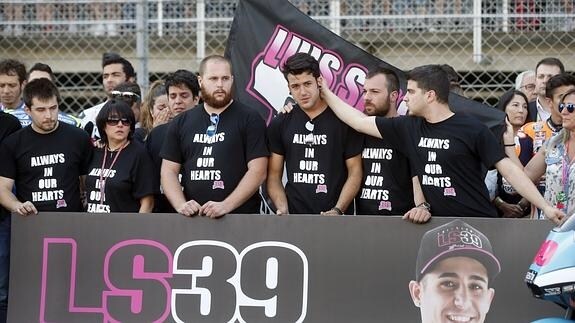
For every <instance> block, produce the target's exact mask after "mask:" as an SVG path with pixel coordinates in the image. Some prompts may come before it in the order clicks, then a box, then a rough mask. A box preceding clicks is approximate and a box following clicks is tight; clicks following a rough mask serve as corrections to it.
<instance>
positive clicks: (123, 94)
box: [98, 82, 142, 131]
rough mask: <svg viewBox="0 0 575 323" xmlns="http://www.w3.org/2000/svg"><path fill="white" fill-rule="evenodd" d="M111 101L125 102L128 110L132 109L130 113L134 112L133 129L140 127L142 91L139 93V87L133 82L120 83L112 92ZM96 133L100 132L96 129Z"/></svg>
mask: <svg viewBox="0 0 575 323" xmlns="http://www.w3.org/2000/svg"><path fill="white" fill-rule="evenodd" d="M110 94H111V95H112V99H114V100H117V101H124V102H126V103H127V104H128V105H129V106H130V108H132V112H134V118H135V120H136V124H135V127H136V128H139V127H140V106H141V104H142V99H141V98H142V91H140V86H139V85H138V83H134V82H125V83H121V84H119V85H118V86H116V87H115V88H114V90H113V91H112V92H110ZM98 131H100V130H99V129H98Z"/></svg>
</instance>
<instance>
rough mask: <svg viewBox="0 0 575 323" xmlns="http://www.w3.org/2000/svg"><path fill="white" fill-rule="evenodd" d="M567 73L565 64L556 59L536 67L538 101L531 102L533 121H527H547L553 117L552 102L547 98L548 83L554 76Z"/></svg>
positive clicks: (543, 60) (548, 60)
mask: <svg viewBox="0 0 575 323" xmlns="http://www.w3.org/2000/svg"><path fill="white" fill-rule="evenodd" d="M564 72H565V67H564V66H563V63H562V62H561V61H560V60H559V59H557V58H555V57H547V58H544V59H542V60H540V61H539V62H538V63H537V66H536V67H535V94H537V99H535V101H532V102H529V115H530V116H532V118H533V119H531V120H527V121H545V120H547V119H549V116H550V115H551V101H550V100H549V98H548V97H547V94H546V93H545V92H546V86H547V81H549V79H550V78H551V77H552V76H555V75H557V74H560V73H564Z"/></svg>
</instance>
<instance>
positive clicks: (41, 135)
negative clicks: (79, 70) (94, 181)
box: [0, 78, 92, 215]
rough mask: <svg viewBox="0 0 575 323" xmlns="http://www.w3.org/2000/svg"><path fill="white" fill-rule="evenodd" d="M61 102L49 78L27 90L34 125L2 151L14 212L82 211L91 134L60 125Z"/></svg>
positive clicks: (6, 193)
mask: <svg viewBox="0 0 575 323" xmlns="http://www.w3.org/2000/svg"><path fill="white" fill-rule="evenodd" d="M59 102H60V94H59V93H58V89H57V88H56V86H55V85H54V84H53V83H52V81H50V80H48V79H44V78H42V79H36V80H33V81H31V82H30V83H28V84H27V85H26V86H25V87H24V103H25V104H26V107H25V108H24V109H25V111H26V113H27V114H28V115H30V119H31V120H32V123H31V124H30V125H29V126H27V127H25V128H24V129H21V130H19V131H17V132H15V133H14V134H12V135H10V137H8V138H7V139H6V140H4V142H3V143H2V146H1V147H0V156H3V157H2V158H0V204H2V205H3V206H4V207H5V208H7V209H8V210H10V211H12V212H14V213H18V214H20V215H31V214H36V213H38V211H58V212H80V211H82V202H81V199H80V182H79V180H80V176H81V175H85V174H86V173H87V170H88V163H89V161H90V158H91V156H92V145H91V143H90V138H89V135H88V134H87V133H86V132H85V131H83V130H82V129H80V128H76V127H74V126H72V125H69V124H66V123H61V122H58V111H59V110H58V103H59ZM14 185H16V195H14V194H13V193H12V187H13V186H14Z"/></svg>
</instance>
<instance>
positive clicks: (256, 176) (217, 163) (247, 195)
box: [160, 55, 269, 218]
mask: <svg viewBox="0 0 575 323" xmlns="http://www.w3.org/2000/svg"><path fill="white" fill-rule="evenodd" d="M199 72H200V75H199V77H198V80H199V83H200V89H201V94H202V99H203V100H204V103H202V104H200V105H198V106H197V107H196V108H194V109H191V110H189V111H186V112H183V113H181V114H180V116H178V118H176V119H174V120H173V121H172V122H170V126H169V129H168V134H167V136H168V137H169V138H171V140H168V141H165V142H164V145H163V147H162V151H161V153H160V156H161V157H162V158H163V161H162V170H161V178H162V187H163V189H164V193H165V194H166V196H167V198H168V200H169V201H170V203H171V204H172V206H173V207H174V208H175V209H176V211H177V212H178V213H180V214H182V215H185V216H193V215H205V216H209V217H211V218H218V217H221V216H223V215H225V214H227V213H258V211H259V207H260V199H259V194H258V188H259V186H260V185H261V184H262V183H263V181H264V180H265V177H266V169H267V158H268V155H269V153H268V150H267V147H266V139H265V131H266V125H265V122H264V120H263V119H262V117H261V116H260V115H259V113H258V112H257V111H256V110H255V109H253V108H250V107H248V106H245V105H243V104H241V103H239V102H237V101H234V100H233V99H232V85H233V76H232V65H231V62H230V61H229V60H228V59H226V58H225V57H223V56H218V55H213V56H208V57H206V58H205V59H203V60H202V62H201V63H200V71H199ZM180 173H182V181H181V184H180V182H179V181H178V175H179V174H180ZM182 187H183V191H182Z"/></svg>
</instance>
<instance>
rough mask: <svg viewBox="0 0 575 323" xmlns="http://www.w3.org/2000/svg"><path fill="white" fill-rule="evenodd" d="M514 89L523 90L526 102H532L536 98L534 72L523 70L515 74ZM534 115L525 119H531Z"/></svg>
mask: <svg viewBox="0 0 575 323" xmlns="http://www.w3.org/2000/svg"><path fill="white" fill-rule="evenodd" d="M515 89H516V90H518V91H521V92H523V93H524V94H525V95H526V96H527V100H528V101H527V102H532V101H535V99H537V94H536V93H535V72H534V71H524V72H521V73H519V74H517V77H516V78H515ZM534 117H535V116H532V117H529V118H528V119H527V120H532V118H534Z"/></svg>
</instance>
